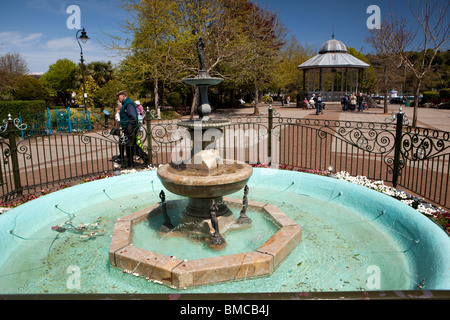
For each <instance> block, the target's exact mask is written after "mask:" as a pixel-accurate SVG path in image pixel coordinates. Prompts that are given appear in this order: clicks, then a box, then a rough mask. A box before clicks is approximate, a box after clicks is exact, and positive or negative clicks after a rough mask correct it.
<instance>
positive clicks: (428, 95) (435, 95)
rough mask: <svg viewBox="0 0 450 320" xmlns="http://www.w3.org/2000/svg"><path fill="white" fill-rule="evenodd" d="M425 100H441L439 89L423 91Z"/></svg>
mask: <svg viewBox="0 0 450 320" xmlns="http://www.w3.org/2000/svg"><path fill="white" fill-rule="evenodd" d="M423 100H424V101H425V102H437V101H439V100H440V99H439V92H437V91H425V92H424V93H423Z"/></svg>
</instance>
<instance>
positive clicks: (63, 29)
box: [0, 0, 448, 72]
mask: <svg viewBox="0 0 450 320" xmlns="http://www.w3.org/2000/svg"><path fill="white" fill-rule="evenodd" d="M254 1H255V2H256V3H258V4H259V5H260V6H261V7H262V8H264V9H269V10H271V11H273V12H275V13H278V15H279V16H280V18H281V20H282V22H283V24H284V25H285V26H286V28H287V30H288V32H289V34H291V35H295V36H296V38H297V39H298V40H299V41H300V43H302V44H305V43H307V44H308V45H311V46H313V47H315V48H317V49H319V47H320V45H321V44H322V43H324V42H325V41H327V40H329V39H330V38H331V35H332V33H333V30H334V33H335V38H336V39H338V40H340V41H342V42H343V43H344V44H346V45H347V46H348V47H354V48H356V49H357V50H360V51H362V52H363V53H368V52H370V51H371V50H372V49H371V47H370V45H368V44H367V43H366V42H365V37H366V36H368V34H369V30H368V28H367V25H366V22H367V19H368V18H369V17H370V16H371V14H368V13H366V11H367V8H368V7H369V6H370V5H377V6H378V7H379V8H380V11H381V15H382V16H383V15H386V14H388V12H389V11H390V10H393V11H395V12H396V13H397V14H398V15H400V16H404V17H406V18H407V19H408V21H409V23H410V24H411V25H412V26H413V25H414V22H415V21H414V20H415V18H414V17H413V16H412V15H411V12H410V9H409V6H408V3H409V1H408V0H391V1H389V0H334V1H333V0H316V1H311V0H254ZM1 2H2V4H1V7H2V13H3V15H2V21H1V24H0V55H4V54H5V53H7V52H18V53H20V55H21V56H22V57H24V58H25V60H26V61H27V63H28V67H29V69H30V71H31V72H46V71H47V70H48V67H49V65H50V64H53V63H55V62H56V61H57V60H58V59H62V58H68V59H70V60H72V61H74V62H76V63H78V62H79V60H80V49H79V46H78V44H77V42H76V40H75V34H76V29H69V28H68V27H67V20H68V19H69V18H70V17H71V13H67V8H68V7H69V6H71V5H76V6H78V7H79V8H80V10H81V14H80V17H81V27H85V28H86V31H87V34H88V36H89V38H90V40H89V41H88V43H87V44H85V45H83V52H84V58H85V60H86V63H89V62H91V61H108V60H111V61H112V62H113V63H116V62H118V61H119V60H120V58H119V57H117V56H115V53H114V52H111V51H109V50H107V49H105V47H104V46H102V44H101V42H108V39H109V37H108V34H120V30H121V27H120V23H123V22H124V21H125V19H126V18H128V17H129V15H128V13H127V12H125V11H123V10H122V9H121V8H120V7H119V6H118V4H119V1H116V0H79V1H75V0H71V1H64V0H39V1H38V0H15V1H6V0H1ZM412 2H413V4H414V5H416V3H417V2H416V0H412ZM440 2H441V3H442V4H445V5H448V0H441V1H440Z"/></svg>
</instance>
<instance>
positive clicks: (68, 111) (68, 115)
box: [67, 107, 72, 133]
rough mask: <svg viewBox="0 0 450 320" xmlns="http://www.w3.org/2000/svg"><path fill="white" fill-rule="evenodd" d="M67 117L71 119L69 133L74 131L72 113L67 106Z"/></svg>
mask: <svg viewBox="0 0 450 320" xmlns="http://www.w3.org/2000/svg"><path fill="white" fill-rule="evenodd" d="M67 118H68V119H67V120H68V121H69V133H72V115H71V114H70V107H67Z"/></svg>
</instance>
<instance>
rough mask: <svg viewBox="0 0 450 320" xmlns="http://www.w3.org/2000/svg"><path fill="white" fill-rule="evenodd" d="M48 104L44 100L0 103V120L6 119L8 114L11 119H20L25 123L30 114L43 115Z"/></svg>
mask: <svg viewBox="0 0 450 320" xmlns="http://www.w3.org/2000/svg"><path fill="white" fill-rule="evenodd" d="M47 106H48V103H47V102H46V101H44V100H35V101H17V100H16V101H0V120H1V121H3V120H5V119H8V114H10V115H11V117H12V118H13V119H15V118H19V115H20V116H21V117H22V120H24V121H25V119H27V118H28V117H29V116H30V115H31V114H36V113H45V112H46V109H47Z"/></svg>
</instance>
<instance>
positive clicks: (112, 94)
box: [94, 80, 127, 110]
mask: <svg viewBox="0 0 450 320" xmlns="http://www.w3.org/2000/svg"><path fill="white" fill-rule="evenodd" d="M120 90H127V88H126V87H125V85H124V84H123V83H122V82H121V81H119V80H110V81H108V82H107V83H106V84H105V85H103V87H101V88H99V89H98V90H97V92H96V93H95V96H94V101H95V105H96V106H97V107H100V108H112V109H113V110H114V109H115V108H116V105H117V97H116V93H117V92H119V91H120Z"/></svg>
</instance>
